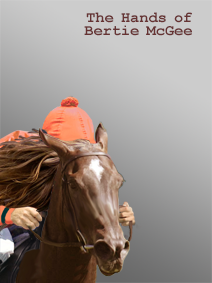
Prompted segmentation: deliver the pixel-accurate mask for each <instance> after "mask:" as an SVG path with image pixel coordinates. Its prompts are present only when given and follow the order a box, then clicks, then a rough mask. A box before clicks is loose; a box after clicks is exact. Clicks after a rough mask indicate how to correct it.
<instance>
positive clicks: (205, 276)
mask: <svg viewBox="0 0 212 283" xmlns="http://www.w3.org/2000/svg"><path fill="white" fill-rule="evenodd" d="M88 12H99V13H100V14H102V15H104V16H106V15H108V14H109V15H112V16H113V17H114V22H113V23H106V22H105V23H92V26H93V27H96V28H97V27H100V28H101V27H102V28H108V27H113V26H114V25H116V26H117V27H119V28H122V27H123V26H124V25H127V28H128V29H129V28H133V27H136V28H138V29H139V31H140V35H139V36H114V35H110V36H85V35H84V26H85V25H90V24H89V23H88V22H87V18H86V13H88ZM154 12H157V13H158V15H159V14H162V15H166V18H167V20H166V22H165V23H155V24H149V26H151V27H152V26H153V25H156V26H158V27H166V26H168V25H174V26H175V27H176V28H177V27H182V28H183V29H184V28H191V29H192V30H193V35H192V36H185V35H184V36H176V35H175V36H167V35H164V36H152V35H151V36H147V35H145V33H146V32H145V29H146V23H121V17H120V16H121V13H131V15H132V14H135V15H145V14H146V15H148V16H150V15H152V14H153V13H154ZM187 12H192V17H191V23H184V22H182V23H176V22H175V21H174V17H175V16H176V15H177V14H180V15H185V14H186V13H187ZM147 24H148V23H147ZM210 52H211V2H210V1H177V2H176V1H155V2H154V1H148V2H147V1H107V2H104V1H98V2H97V1H86V2H84V1H77V2H75V1H28V2H26V1H2V2H1V137H3V136H5V135H6V134H8V133H10V132H12V131H14V130H30V129H31V128H32V127H35V128H39V127H42V124H43V121H44V119H45V117H46V115H47V114H48V113H49V111H51V110H52V109H53V108H55V107H57V106H59V105H60V102H61V100H62V99H64V98H66V97H67V96H75V97H77V98H78V100H79V107H81V108H82V109H84V110H85V111H86V112H87V113H88V114H89V115H90V117H91V118H92V119H93V122H94V127H95V128H96V127H97V125H98V123H99V122H100V121H102V122H103V124H104V126H105V128H106V129H107V131H108V134H109V154H110V155H111V156H112V158H113V160H114V163H115V164H116V167H117V169H118V170H119V172H120V173H121V174H122V175H123V176H124V178H125V179H126V181H127V182H126V183H125V185H124V186H123V187H122V189H121V191H120V194H119V196H120V203H122V202H123V201H128V202H129V204H130V206H132V207H133V210H134V213H135V216H136V222H137V223H136V225H135V226H134V231H133V239H132V242H131V250H130V253H129V255H128V256H127V258H126V260H125V264H124V268H123V270H122V271H121V272H120V273H119V274H115V275H113V276H112V277H105V276H104V275H102V274H101V273H100V272H99V271H98V275H97V282H211V96H210V91H211V53H210ZM124 233H125V234H127V233H128V230H127V229H124Z"/></svg>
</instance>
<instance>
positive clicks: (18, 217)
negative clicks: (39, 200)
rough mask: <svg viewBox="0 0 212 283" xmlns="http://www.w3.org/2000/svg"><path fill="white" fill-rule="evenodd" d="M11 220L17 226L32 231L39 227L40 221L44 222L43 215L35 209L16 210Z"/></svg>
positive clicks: (23, 208)
mask: <svg viewBox="0 0 212 283" xmlns="http://www.w3.org/2000/svg"><path fill="white" fill-rule="evenodd" d="M11 220H12V221H13V223H14V224H15V225H17V226H21V227H23V228H24V229H29V228H28V227H27V226H29V227H30V228H31V229H32V230H34V229H35V228H36V227H38V226H39V221H42V217H41V214H40V213H39V212H38V211H37V209H36V208H34V207H20V208H16V209H14V211H13V212H12V213H11Z"/></svg>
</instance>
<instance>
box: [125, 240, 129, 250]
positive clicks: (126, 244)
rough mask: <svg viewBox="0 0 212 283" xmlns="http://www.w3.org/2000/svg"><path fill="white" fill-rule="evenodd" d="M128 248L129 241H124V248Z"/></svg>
mask: <svg viewBox="0 0 212 283" xmlns="http://www.w3.org/2000/svg"><path fill="white" fill-rule="evenodd" d="M129 248H130V243H129V241H126V242H125V245H124V249H125V250H129Z"/></svg>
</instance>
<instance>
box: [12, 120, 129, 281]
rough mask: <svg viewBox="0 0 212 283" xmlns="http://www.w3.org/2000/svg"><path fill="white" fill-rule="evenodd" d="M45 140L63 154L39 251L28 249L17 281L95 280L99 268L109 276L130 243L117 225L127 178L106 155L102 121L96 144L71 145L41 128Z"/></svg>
mask: <svg viewBox="0 0 212 283" xmlns="http://www.w3.org/2000/svg"><path fill="white" fill-rule="evenodd" d="M39 135H40V137H41V139H42V140H43V142H44V143H45V144H46V145H47V146H48V147H50V148H51V149H53V150H54V151H55V152H56V153H57V154H58V156H59V158H60V165H59V166H58V169H57V172H56V173H55V178H54V188H53V190H52V193H51V200H50V205H49V209H48V215H47V218H46V221H45V224H44V228H43V231H42V242H41V245H40V249H39V250H34V251H30V252H27V253H26V254H25V256H24V258H23V260H22V262H21V265H20V270H19V273H18V275H17V279H16V282H17V283H60V282H61V283H68V282H69V283H70V282H85V283H86V282H89V283H92V282H95V281H96V267H97V264H98V266H99V269H100V271H101V272H102V273H103V274H104V275H106V276H110V275H113V274H114V273H117V272H119V271H121V269H122V267H123V263H124V259H125V257H126V255H127V253H128V252H129V246H130V245H129V241H127V240H126V239H125V238H124V235H123V231H122V229H121V227H120V225H119V199H118V192H119V188H120V187H121V185H122V183H123V181H124V180H123V177H122V176H121V175H120V174H119V173H118V171H117V169H116V167H115V165H114V163H113V162H112V160H111V158H110V157H109V155H108V154H107V145H108V135H107V132H106V130H105V129H104V128H103V126H102V124H101V123H100V124H99V125H98V127H97V130H96V133H95V138H96V144H91V143H90V142H87V143H85V144H84V146H80V144H79V145H78V146H77V145H76V144H75V145H71V144H68V143H67V142H64V141H61V140H58V139H56V138H54V137H52V136H50V135H48V134H44V133H43V132H42V131H41V130H40V131H39Z"/></svg>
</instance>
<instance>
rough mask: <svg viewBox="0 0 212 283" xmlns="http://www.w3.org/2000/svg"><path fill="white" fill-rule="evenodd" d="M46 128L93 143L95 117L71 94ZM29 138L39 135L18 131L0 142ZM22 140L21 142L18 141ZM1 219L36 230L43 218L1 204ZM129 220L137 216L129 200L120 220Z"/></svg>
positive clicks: (33, 211)
mask: <svg viewBox="0 0 212 283" xmlns="http://www.w3.org/2000/svg"><path fill="white" fill-rule="evenodd" d="M43 129H44V130H45V131H46V132H47V133H48V134H49V135H51V136H54V137H56V138H58V139H61V140H63V141H70V140H75V139H87V140H89V141H90V142H91V143H95V140H94V127H93V122H92V120H91V118H90V117H89V116H88V114H87V113H86V112H85V111H84V110H83V109H81V108H79V107H78V100H77V99H76V98H74V97H67V98H66V99H64V100H62V102H61V106H59V107H56V108H55V109H53V110H52V111H51V112H50V113H49V114H48V115H47V117H46V119H45V121H44V124H43ZM20 135H21V136H24V137H29V136H32V135H37V134H35V133H30V132H26V131H15V132H12V133H11V134H9V135H7V136H5V137H3V138H2V139H0V143H2V142H5V141H12V140H15V139H17V138H18V137H19V136H20ZM17 142H18V141H17ZM0 215H1V221H0V225H2V224H3V223H5V224H15V225H17V226H21V227H23V228H24V229H26V230H28V227H27V225H28V226H30V227H31V228H32V229H35V228H36V227H38V226H39V222H40V221H42V216H41V213H39V212H37V210H36V208H33V207H21V208H10V209H8V208H6V207H4V206H0ZM129 221H132V222H133V224H135V218H134V213H133V210H132V208H131V207H130V206H129V204H128V203H127V202H124V203H123V205H122V206H120V213H119V222H120V223H121V224H122V225H123V226H128V225H129Z"/></svg>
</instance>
